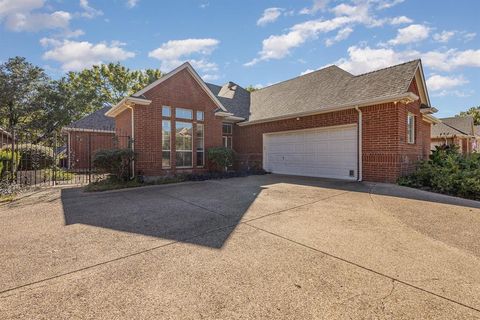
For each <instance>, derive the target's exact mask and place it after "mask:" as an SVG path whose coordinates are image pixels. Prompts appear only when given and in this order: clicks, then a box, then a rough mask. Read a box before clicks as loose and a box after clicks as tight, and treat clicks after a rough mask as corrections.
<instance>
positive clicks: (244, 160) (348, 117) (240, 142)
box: [233, 109, 358, 168]
mask: <svg viewBox="0 0 480 320" xmlns="http://www.w3.org/2000/svg"><path fill="white" fill-rule="evenodd" d="M357 119H358V113H357V111H355V110H354V109H350V110H345V111H337V112H331V113H324V114H317V115H313V116H307V117H300V118H299V120H297V119H296V118H293V119H286V120H280V121H274V122H266V123H259V124H254V125H249V126H244V127H241V126H234V128H233V149H234V150H235V151H236V152H237V153H238V156H237V158H238V159H237V160H238V163H237V166H239V167H241V168H245V167H261V166H262V157H263V134H264V133H269V132H279V131H288V130H300V129H308V128H315V127H329V126H336V125H343V124H352V123H357V121H358V120H357Z"/></svg>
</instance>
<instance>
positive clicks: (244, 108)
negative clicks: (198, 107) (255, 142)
mask: <svg viewBox="0 0 480 320" xmlns="http://www.w3.org/2000/svg"><path fill="white" fill-rule="evenodd" d="M206 85H207V87H208V88H209V89H210V91H212V93H213V94H214V95H215V96H216V97H217V98H218V100H219V101H220V103H221V104H222V105H223V106H224V107H225V108H226V109H227V111H228V112H231V113H233V114H234V115H235V116H237V117H242V118H245V119H248V116H249V107H250V92H248V91H247V90H245V89H244V88H242V87H240V86H239V85H238V84H236V83H233V82H228V83H226V84H224V85H223V86H218V85H216V84H212V83H206Z"/></svg>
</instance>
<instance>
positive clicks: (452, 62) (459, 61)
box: [422, 49, 480, 71]
mask: <svg viewBox="0 0 480 320" xmlns="http://www.w3.org/2000/svg"><path fill="white" fill-rule="evenodd" d="M422 60H423V61H424V63H425V65H426V66H428V67H430V68H432V69H435V70H442V71H451V70H454V69H457V68H461V67H477V68H480V50H471V49H470V50H465V51H459V50H457V49H450V50H447V51H443V52H442V51H429V52H426V53H424V54H423V55H422Z"/></svg>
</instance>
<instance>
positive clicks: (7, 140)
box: [0, 127, 13, 148]
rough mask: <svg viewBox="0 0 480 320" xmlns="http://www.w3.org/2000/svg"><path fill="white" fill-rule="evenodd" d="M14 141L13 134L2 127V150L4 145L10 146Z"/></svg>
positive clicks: (0, 132) (0, 135)
mask: <svg viewBox="0 0 480 320" xmlns="http://www.w3.org/2000/svg"><path fill="white" fill-rule="evenodd" d="M12 140H13V139H12V134H11V133H10V132H8V131H7V130H5V129H3V128H1V127H0V148H1V147H2V146H4V145H10V144H11V143H12Z"/></svg>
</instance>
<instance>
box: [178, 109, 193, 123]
mask: <svg viewBox="0 0 480 320" xmlns="http://www.w3.org/2000/svg"><path fill="white" fill-rule="evenodd" d="M178 110H185V111H190V114H191V116H190V118H183V117H179V116H178ZM175 119H183V120H188V121H193V110H192V109H187V108H175Z"/></svg>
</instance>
